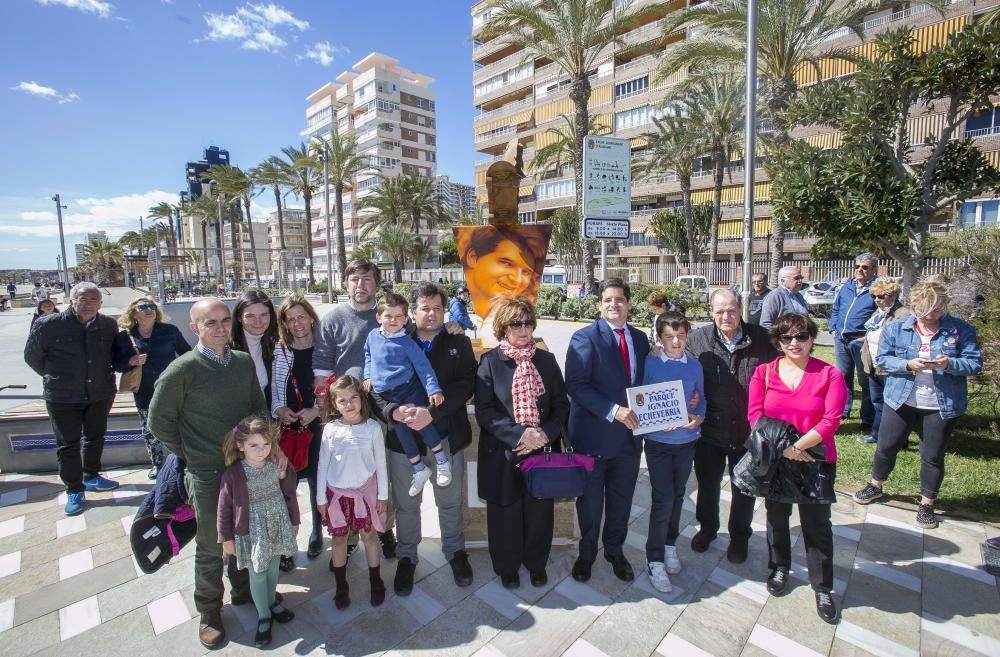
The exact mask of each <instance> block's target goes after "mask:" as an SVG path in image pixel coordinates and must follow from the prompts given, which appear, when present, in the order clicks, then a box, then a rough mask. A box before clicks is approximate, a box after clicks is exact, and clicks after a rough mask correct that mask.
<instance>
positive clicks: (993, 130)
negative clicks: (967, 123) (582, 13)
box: [965, 125, 1000, 139]
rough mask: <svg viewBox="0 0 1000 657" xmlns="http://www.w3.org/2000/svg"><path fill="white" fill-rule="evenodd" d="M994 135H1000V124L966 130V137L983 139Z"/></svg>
mask: <svg viewBox="0 0 1000 657" xmlns="http://www.w3.org/2000/svg"><path fill="white" fill-rule="evenodd" d="M993 135H1000V125H995V126H991V127H989V128H979V129H978V130H966V131H965V138H966V139H983V138H984V137H992V136H993Z"/></svg>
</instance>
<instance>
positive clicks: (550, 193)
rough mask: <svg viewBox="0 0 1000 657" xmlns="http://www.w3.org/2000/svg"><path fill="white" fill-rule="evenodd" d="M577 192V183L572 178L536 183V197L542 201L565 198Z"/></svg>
mask: <svg viewBox="0 0 1000 657" xmlns="http://www.w3.org/2000/svg"><path fill="white" fill-rule="evenodd" d="M575 193H576V184H575V182H574V181H573V180H572V179H570V180H556V181H554V182H547V183H542V184H540V185H535V197H536V198H537V199H538V200H539V201H541V200H544V199H552V198H565V197H567V196H573V194H575Z"/></svg>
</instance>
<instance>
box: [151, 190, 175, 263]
mask: <svg viewBox="0 0 1000 657" xmlns="http://www.w3.org/2000/svg"><path fill="white" fill-rule="evenodd" d="M176 210H177V208H176V206H174V205H171V204H170V203H167V202H166V201H161V202H160V203H157V204H156V205H154V206H152V207H151V208H149V214H148V215H147V216H148V217H150V218H151V219H165V220H166V221H167V223H168V225H169V226H170V237H169V239H170V242H169V247H170V249H171V251H170V252H171V253H174V252H176V250H177V233H175V232H174V213H175V212H176Z"/></svg>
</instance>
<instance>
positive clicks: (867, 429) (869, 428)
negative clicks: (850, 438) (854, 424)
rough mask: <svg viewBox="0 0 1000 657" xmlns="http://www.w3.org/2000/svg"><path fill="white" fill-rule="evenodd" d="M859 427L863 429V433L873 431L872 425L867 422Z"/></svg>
mask: <svg viewBox="0 0 1000 657" xmlns="http://www.w3.org/2000/svg"><path fill="white" fill-rule="evenodd" d="M858 428H859V429H860V430H861V433H871V432H872V425H870V424H867V423H862V424H861V426H860V427H858Z"/></svg>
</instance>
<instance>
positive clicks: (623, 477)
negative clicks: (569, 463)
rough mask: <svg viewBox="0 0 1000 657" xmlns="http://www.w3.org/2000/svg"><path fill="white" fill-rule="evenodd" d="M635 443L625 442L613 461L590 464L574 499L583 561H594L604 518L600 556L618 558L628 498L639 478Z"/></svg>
mask: <svg viewBox="0 0 1000 657" xmlns="http://www.w3.org/2000/svg"><path fill="white" fill-rule="evenodd" d="M637 442H638V441H637V440H633V439H631V438H630V439H628V440H626V441H625V444H624V445H623V446H622V450H621V451H620V452H619V453H618V456H616V457H615V458H613V459H603V458H599V459H597V460H595V461H594V471H593V472H591V473H590V476H589V477H587V486H586V488H584V491H583V495H582V496H580V497H578V498H576V517H577V521H578V522H579V523H580V556H581V557H583V558H584V559H585V560H587V561H593V560H594V559H596V558H597V535H598V532H600V530H601V517H602V516H603V517H604V533H603V535H602V537H601V539H602V542H603V543H604V553H605V554H606V555H607V556H617V555H621V554H622V546H623V545H624V544H625V535H626V534H627V533H628V521H629V514H630V513H631V512H632V495H633V494H634V493H635V482H636V479H637V478H638V477H639V456H640V453H639V446H638V445H637V444H636V443H637Z"/></svg>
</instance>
